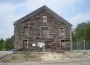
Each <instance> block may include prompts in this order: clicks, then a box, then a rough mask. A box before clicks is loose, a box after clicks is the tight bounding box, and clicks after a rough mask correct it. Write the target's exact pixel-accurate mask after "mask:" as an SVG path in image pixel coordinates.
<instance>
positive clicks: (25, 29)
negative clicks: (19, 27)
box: [23, 26, 28, 34]
mask: <svg viewBox="0 0 90 65" xmlns="http://www.w3.org/2000/svg"><path fill="white" fill-rule="evenodd" d="M23 29H24V30H23V34H28V26H24V27H23Z"/></svg>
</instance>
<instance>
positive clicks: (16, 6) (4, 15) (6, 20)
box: [0, 0, 90, 39]
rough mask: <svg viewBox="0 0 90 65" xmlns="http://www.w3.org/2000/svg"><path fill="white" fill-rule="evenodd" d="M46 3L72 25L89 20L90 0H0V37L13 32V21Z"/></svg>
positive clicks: (74, 26)
mask: <svg viewBox="0 0 90 65" xmlns="http://www.w3.org/2000/svg"><path fill="white" fill-rule="evenodd" d="M43 5H46V6H47V7H49V8H50V9H51V10H53V11H54V12H56V13H57V14H58V15H60V16H61V17H63V18H64V19H65V20H67V21H68V22H70V23H71V24H72V25H73V27H72V28H76V26H77V25H78V24H79V23H82V22H86V21H88V20H90V0H0V38H3V39H6V38H9V37H11V36H12V35H13V34H14V26H13V22H15V21H16V20H18V19H20V18H21V17H23V16H25V15H27V14H29V13H31V12H32V11H34V10H36V9H38V8H40V7H41V6H43Z"/></svg>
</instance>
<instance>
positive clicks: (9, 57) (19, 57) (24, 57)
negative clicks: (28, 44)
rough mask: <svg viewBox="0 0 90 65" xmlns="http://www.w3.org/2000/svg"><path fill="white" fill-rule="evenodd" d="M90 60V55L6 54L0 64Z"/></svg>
mask: <svg viewBox="0 0 90 65" xmlns="http://www.w3.org/2000/svg"><path fill="white" fill-rule="evenodd" d="M88 57H89V58H90V53H73V52H65V53H52V52H43V53H38V52H36V53H30V54H24V53H22V54H6V55H4V56H2V57H1V58H0V62H25V61H51V60H62V59H71V58H73V59H74V58H88Z"/></svg>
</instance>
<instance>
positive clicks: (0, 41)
mask: <svg viewBox="0 0 90 65" xmlns="http://www.w3.org/2000/svg"><path fill="white" fill-rule="evenodd" d="M3 42H4V40H3V39H2V38H1V40H0V50H2V48H3V47H2V46H3Z"/></svg>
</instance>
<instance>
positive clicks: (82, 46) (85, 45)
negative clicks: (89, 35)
mask: <svg viewBox="0 0 90 65" xmlns="http://www.w3.org/2000/svg"><path fill="white" fill-rule="evenodd" d="M72 50H90V41H86V40H83V41H79V42H75V43H73V44H72Z"/></svg>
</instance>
